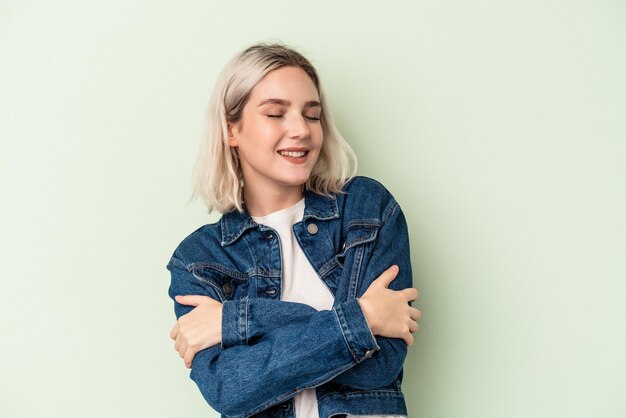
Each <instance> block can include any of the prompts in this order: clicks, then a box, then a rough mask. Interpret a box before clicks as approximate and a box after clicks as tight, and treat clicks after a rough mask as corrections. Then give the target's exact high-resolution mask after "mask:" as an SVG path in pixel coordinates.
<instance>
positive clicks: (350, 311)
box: [333, 299, 380, 363]
mask: <svg viewBox="0 0 626 418" xmlns="http://www.w3.org/2000/svg"><path fill="white" fill-rule="evenodd" d="M333 310H334V311H335V314H336V315H337V319H338V320H339V325H340V326H341V331H342V333H343V337H344V339H345V341H346V344H347V345H348V349H349V350H350V353H352V357H354V359H355V360H356V362H357V363H360V362H362V361H363V360H365V359H368V358H370V357H371V356H372V354H374V352H376V351H378V350H380V347H379V346H378V344H377V343H376V338H375V337H374V335H373V334H372V331H371V330H370V328H369V326H368V324H367V319H366V318H365V315H364V314H363V310H362V309H361V304H360V303H359V301H358V300H357V299H350V300H348V301H346V302H343V303H341V304H339V305H337V306H335V307H334V308H333Z"/></svg>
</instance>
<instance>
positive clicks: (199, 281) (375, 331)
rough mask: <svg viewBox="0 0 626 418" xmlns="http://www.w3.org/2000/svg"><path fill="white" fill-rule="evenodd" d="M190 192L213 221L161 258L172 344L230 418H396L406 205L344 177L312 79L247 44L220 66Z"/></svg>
mask: <svg viewBox="0 0 626 418" xmlns="http://www.w3.org/2000/svg"><path fill="white" fill-rule="evenodd" d="M208 127H209V129H208V134H207V135H206V140H205V142H204V144H203V146H202V148H201V150H200V155H199V159H198V163H197V165H196V170H195V189H194V196H197V195H201V196H202V197H203V198H204V200H205V202H206V203H207V205H208V207H209V210H212V209H214V208H215V209H217V210H219V211H220V212H221V213H222V214H223V216H222V217H221V219H220V220H219V221H218V222H217V223H215V224H210V225H205V226H203V227H201V228H199V229H198V230H196V231H195V232H193V233H192V234H191V235H189V236H188V237H187V238H185V239H184V240H183V242H182V243H181V244H180V245H179V246H178V248H176V250H175V251H174V254H173V255H172V258H171V260H170V262H169V264H168V266H167V268H168V269H169V270H170V272H171V275H172V280H171V286H170V289H169V294H170V297H171V298H172V299H174V301H175V313H176V317H177V318H178V321H177V322H176V324H175V325H174V327H173V328H172V330H171V333H170V337H171V338H172V339H173V340H175V341H176V342H175V345H174V347H175V349H176V351H178V352H179V355H180V356H181V357H182V358H183V359H184V362H185V365H186V366H187V367H189V368H191V378H192V379H193V380H194V381H195V382H196V384H197V385H198V387H199V389H200V391H201V392H202V395H203V396H204V397H205V399H206V400H207V402H208V403H209V404H210V405H211V406H212V407H213V408H215V409H216V410H217V411H219V412H220V413H221V414H222V416H229V417H249V416H255V417H278V416H281V417H293V416H297V417H298V418H301V417H302V418H310V417H318V416H319V417H323V418H325V417H330V416H349V417H358V416H363V415H367V416H370V417H372V416H375V417H382V416H405V415H406V414H407V412H406V406H405V402H404V398H403V395H402V392H401V382H402V364H403V362H404V358H405V356H406V352H407V345H411V344H412V343H413V336H412V333H414V332H416V331H417V330H418V325H417V322H416V321H417V320H418V319H419V317H420V316H421V313H420V312H419V311H418V310H417V309H415V308H413V307H412V306H411V303H410V302H411V301H413V300H415V299H416V298H417V290H416V289H413V288H411V280H412V279H411V264H410V256H409V242H408V233H407V227H406V222H405V218H404V215H403V213H402V211H401V209H400V207H399V206H398V203H397V202H396V201H395V200H394V198H393V196H391V194H390V193H389V192H388V191H387V190H386V189H385V188H384V187H383V186H382V185H380V184H379V183H377V182H375V181H374V180H371V179H368V178H365V177H353V174H354V171H351V170H350V160H351V158H352V159H354V154H353V152H352V150H351V149H350V147H349V146H348V144H347V143H346V142H345V140H344V139H343V138H342V137H341V135H340V134H339V132H338V131H337V129H336V128H335V126H334V125H333V123H332V120H331V118H330V114H329V113H328V106H327V104H326V102H325V99H324V95H323V93H322V89H321V86H320V83H319V79H318V76H317V73H316V71H315V69H314V68H313V66H312V65H311V64H310V63H309V61H308V60H307V59H306V58H305V57H303V56H302V55H300V54H299V53H298V52H296V51H294V50H292V49H290V48H287V47H285V46H282V45H266V44H259V45H254V46H251V47H250V48H248V49H246V50H244V51H243V52H241V53H240V54H238V55H236V56H235V57H234V58H233V59H232V60H231V62H230V63H229V64H228V65H227V66H226V68H225V69H224V70H223V72H222V74H221V76H220V78H219V79H218V81H217V85H216V87H215V90H214V92H213V96H212V99H211V102H210V109H209V121H208Z"/></svg>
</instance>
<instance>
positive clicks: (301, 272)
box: [252, 198, 404, 418]
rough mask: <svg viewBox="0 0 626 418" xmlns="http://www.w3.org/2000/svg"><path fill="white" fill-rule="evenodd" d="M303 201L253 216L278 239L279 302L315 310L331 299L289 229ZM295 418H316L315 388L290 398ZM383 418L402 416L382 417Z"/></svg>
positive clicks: (357, 417)
mask: <svg viewBox="0 0 626 418" xmlns="http://www.w3.org/2000/svg"><path fill="white" fill-rule="evenodd" d="M303 215H304V198H302V200H300V201H299V202H298V203H296V204H295V205H293V206H291V207H288V208H285V209H281V210H278V211H276V212H272V213H270V214H269V215H266V216H253V217H252V219H253V220H254V221H255V222H256V223H258V224H261V225H266V226H269V227H270V228H273V229H274V230H275V231H276V232H277V233H278V235H279V238H280V249H281V255H282V260H283V265H282V271H283V277H282V284H281V296H280V300H284V301H289V302H299V303H306V304H307V305H309V306H312V307H314V308H315V309H317V310H318V311H323V310H330V309H332V308H333V302H334V297H333V294H332V292H331V291H330V289H329V288H328V287H327V286H326V283H324V282H323V281H322V279H320V277H319V276H318V275H317V272H316V271H315V269H314V268H313V266H312V265H311V263H309V260H308V259H307V258H306V255H305V254H304V251H302V248H301V247H300V245H299V244H298V241H297V239H296V236H295V234H294V233H293V229H292V226H293V224H295V223H296V222H299V221H301V220H302V217H303ZM294 406H295V416H296V418H319V411H318V407H317V397H316V391H315V388H311V389H305V390H303V391H302V392H300V393H299V394H297V395H296V396H295V398H294ZM347 416H348V417H352V418H383V417H381V416H379V415H347ZM385 418H404V416H392V415H385Z"/></svg>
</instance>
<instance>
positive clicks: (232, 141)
mask: <svg viewBox="0 0 626 418" xmlns="http://www.w3.org/2000/svg"><path fill="white" fill-rule="evenodd" d="M227 127H228V146H229V147H236V146H237V145H238V142H237V134H238V129H237V128H238V127H237V124H235V123H232V122H228V123H227Z"/></svg>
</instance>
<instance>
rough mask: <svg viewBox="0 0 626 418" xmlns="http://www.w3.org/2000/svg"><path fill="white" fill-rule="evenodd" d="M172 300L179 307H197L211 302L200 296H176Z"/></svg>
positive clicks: (206, 297) (208, 298)
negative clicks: (174, 300) (179, 305)
mask: <svg viewBox="0 0 626 418" xmlns="http://www.w3.org/2000/svg"><path fill="white" fill-rule="evenodd" d="M174 299H176V302H178V303H180V304H181V305H188V306H198V305H200V304H201V303H207V302H209V301H212V300H213V299H211V298H210V297H208V296H202V295H178V296H176V297H175V298H174Z"/></svg>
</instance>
